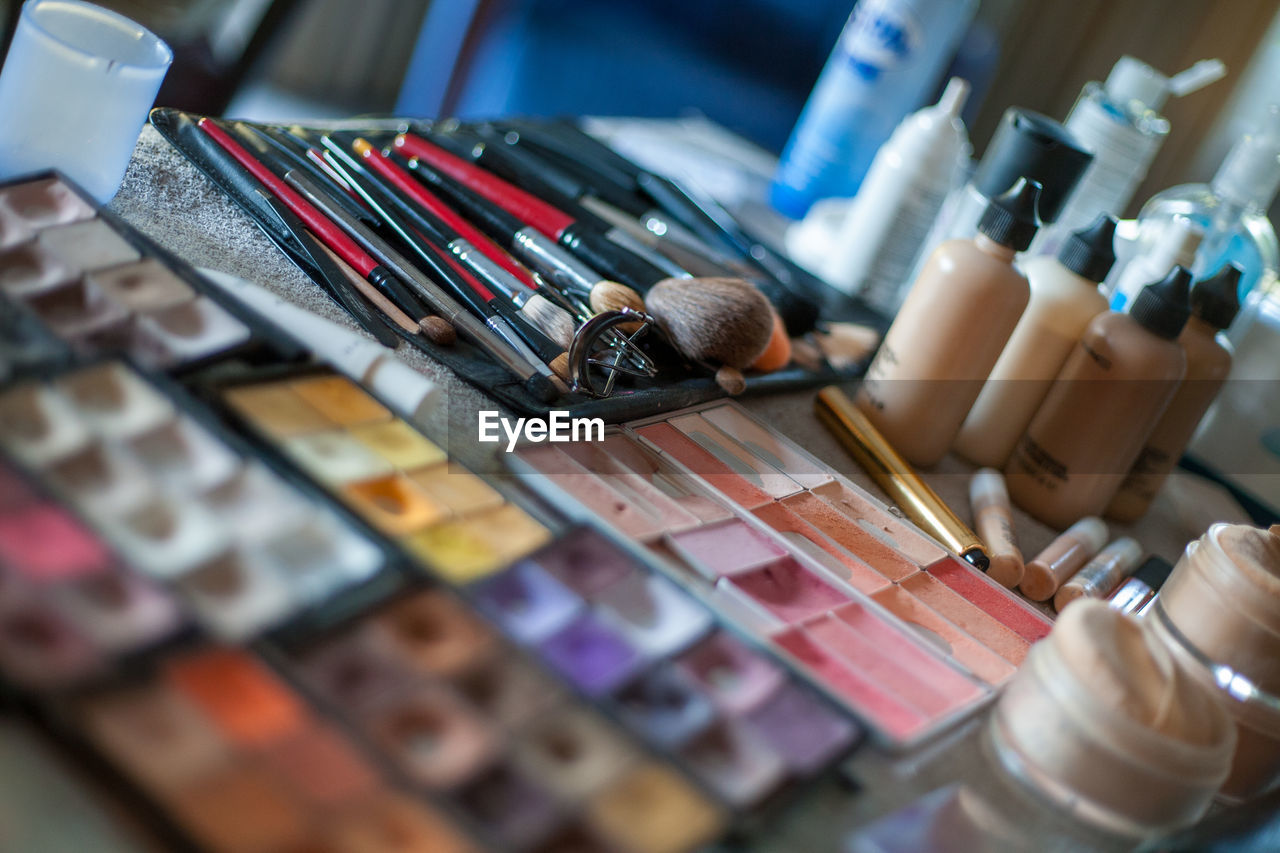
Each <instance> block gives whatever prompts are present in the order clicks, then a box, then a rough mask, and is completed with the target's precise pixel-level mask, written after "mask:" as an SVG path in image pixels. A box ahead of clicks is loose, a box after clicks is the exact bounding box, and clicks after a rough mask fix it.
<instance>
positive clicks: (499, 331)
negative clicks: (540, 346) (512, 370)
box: [484, 316, 552, 376]
mask: <svg viewBox="0 0 1280 853" xmlns="http://www.w3.org/2000/svg"><path fill="white" fill-rule="evenodd" d="M484 322H485V325H486V326H488V327H489V328H490V329H491V330H493V333H494V334H495V335H497V336H498V337H499V338H501V339H502V342H503V343H505V344H506V345H507V346H509V347H511V349H512V350H514V351H515V352H516V354H517V355H519V356H520V358H521V359H523V360H524V361H525V362H527V363H528V365H529V366H530V367H532V368H533V370H534V371H535V372H537V373H541V374H542V375H544V376H551V375H552V372H551V368H549V367H547V365H546V362H544V361H543V360H542V359H540V358H538V355H537V353H535V352H534V351H533V350H532V349H531V348H530V347H529V345H528V344H527V343H525V342H524V338H522V337H520V335H519V334H517V333H516V330H515V329H513V328H511V326H510V324H508V323H507V321H506V320H504V319H502V318H501V317H497V316H493V317H489V318H488V319H486V320H485V321H484Z"/></svg>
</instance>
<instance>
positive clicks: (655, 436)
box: [636, 423, 772, 509]
mask: <svg viewBox="0 0 1280 853" xmlns="http://www.w3.org/2000/svg"><path fill="white" fill-rule="evenodd" d="M636 432H637V433H638V434H639V435H640V436H642V437H643V438H645V439H647V440H648V441H650V442H652V443H653V444H655V445H656V446H657V447H658V448H659V449H661V450H662V451H663V452H664V453H666V454H668V455H669V456H670V457H671V458H672V459H674V460H676V461H677V462H679V463H680V464H681V465H683V466H685V467H686V468H688V469H689V470H690V471H692V472H693V473H695V474H697V475H698V476H699V477H701V478H702V479H704V480H706V481H707V482H708V483H709V484H711V486H712V487H713V488H715V489H716V490H718V491H719V492H721V493H722V494H724V495H725V497H727V498H729V500H731V501H733V502H734V503H736V504H738V505H739V506H744V507H746V508H747V509H751V508H753V507H758V506H763V505H764V504H767V503H769V501H771V500H772V498H771V497H770V496H769V495H768V494H767V493H765V492H764V491H762V490H760V489H758V488H756V487H755V486H753V485H752V484H751V483H749V482H748V481H747V480H746V478H744V477H743V476H742V475H740V474H738V473H737V472H736V471H734V470H733V469H732V468H730V467H729V466H728V465H726V464H724V463H723V462H721V461H720V460H719V459H717V458H716V457H715V456H714V455H712V454H711V453H709V452H707V450H706V449H705V448H703V447H701V446H700V445H698V444H697V443H696V442H695V441H693V439H691V438H689V437H688V436H687V435H685V434H684V433H682V432H680V431H679V430H678V429H676V428H675V427H673V426H671V425H670V424H665V423H657V424H650V425H649V426H646V427H640V428H639V429H637V430H636Z"/></svg>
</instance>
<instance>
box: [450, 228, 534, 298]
mask: <svg viewBox="0 0 1280 853" xmlns="http://www.w3.org/2000/svg"><path fill="white" fill-rule="evenodd" d="M446 248H448V250H449V251H450V252H451V253H453V256H454V257H456V258H457V259H458V260H460V261H462V263H463V264H465V265H466V266H467V268H468V269H470V270H471V271H472V272H473V273H475V274H476V276H478V277H479V278H480V280H481V281H483V282H484V283H485V284H487V285H488V286H489V287H491V288H493V289H494V290H496V291H497V292H498V293H500V294H502V296H503V298H505V299H508V300H510V301H511V302H514V303H515V304H516V306H517V307H519V306H522V305H524V301H525V298H526V297H527V295H528V293H529V289H528V288H527V287H525V286H524V284H523V283H521V281H520V280H519V279H518V278H516V277H515V276H513V275H512V274H511V273H509V272H507V271H506V270H504V269H503V268H502V267H500V266H498V265H497V264H496V263H494V262H493V260H492V259H490V258H489V257H488V256H487V255H486V254H484V252H481V251H480V250H479V249H477V248H476V247H475V246H473V245H472V244H471V243H469V242H467V241H466V240H451V241H450V242H449V245H448V246H447V247H446Z"/></svg>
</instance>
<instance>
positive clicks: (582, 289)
mask: <svg viewBox="0 0 1280 853" xmlns="http://www.w3.org/2000/svg"><path fill="white" fill-rule="evenodd" d="M404 163H405V165H406V166H407V167H408V168H409V170H410V173H411V174H412V175H413V176H414V177H415V178H417V179H418V180H419V181H421V182H422V183H424V184H426V185H427V186H429V187H430V188H431V189H433V190H435V191H436V192H437V193H438V194H439V195H440V197H441V198H443V199H445V200H447V201H448V202H449V203H450V204H451V205H453V207H454V209H455V210H458V211H460V212H461V213H462V214H463V215H464V216H466V217H467V218H468V219H469V220H471V222H472V223H473V224H475V225H476V226H477V227H478V228H480V230H482V231H484V232H485V233H486V234H488V235H489V236H490V237H491V238H493V239H494V240H497V241H498V242H499V243H501V244H502V245H505V246H507V247H508V248H510V249H511V251H512V252H514V253H515V254H516V255H518V256H520V257H521V258H522V259H523V260H524V261H525V263H527V264H529V265H530V266H531V267H533V268H535V269H537V270H538V271H539V272H540V273H541V274H542V275H543V277H544V278H545V279H546V280H547V281H548V282H550V283H552V284H554V285H557V286H559V287H560V288H561V289H562V290H568V291H573V292H576V293H577V294H579V295H580V296H582V297H585V298H587V299H588V301H589V304H590V306H591V309H592V310H593V311H595V312H597V313H599V312H601V311H616V310H618V309H620V308H623V307H626V308H630V309H631V310H633V311H643V310H644V300H643V299H642V298H641V297H640V294H639V293H636V291H635V290H633V289H632V288H630V287H627V286H626V285H625V284H621V283H619V282H616V281H610V280H609V279H605V278H603V277H602V276H601V275H600V274H599V273H598V272H596V271H595V270H594V269H592V268H591V267H590V266H588V265H587V264H585V263H583V262H582V261H580V260H578V259H577V258H576V257H574V256H573V255H572V254H571V253H569V252H568V251H566V250H565V249H564V248H562V247H561V246H560V245H558V244H557V243H555V242H554V241H552V240H550V239H548V238H547V237H546V236H545V235H544V234H543V233H542V232H541V231H539V230H537V229H536V228H533V227H531V226H529V225H527V224H525V223H524V222H522V221H521V220H520V219H519V218H518V217H516V216H514V215H512V214H510V213H508V212H507V211H505V210H503V209H502V208H501V207H498V206H497V205H495V204H493V203H492V202H490V201H489V200H488V199H487V198H485V197H484V196H482V195H480V194H479V193H477V192H475V191H474V190H472V189H470V188H469V187H466V186H464V185H463V184H461V183H459V182H458V181H457V180H455V179H454V178H452V177H451V176H449V175H446V174H445V173H443V172H441V171H439V170H437V169H435V168H433V167H432V166H430V165H429V164H427V163H424V162H423V161H422V160H421V159H420V158H417V157H410V158H408V159H407V160H404Z"/></svg>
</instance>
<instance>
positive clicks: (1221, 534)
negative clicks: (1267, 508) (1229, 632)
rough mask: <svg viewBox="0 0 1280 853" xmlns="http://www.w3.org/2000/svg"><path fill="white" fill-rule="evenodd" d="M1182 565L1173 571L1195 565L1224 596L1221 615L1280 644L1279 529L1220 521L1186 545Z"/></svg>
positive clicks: (1180, 563) (1192, 568) (1189, 569)
mask: <svg viewBox="0 0 1280 853" xmlns="http://www.w3.org/2000/svg"><path fill="white" fill-rule="evenodd" d="M1233 552H1234V554H1235V556H1232V554H1233ZM1183 563H1185V564H1186V567H1185V568H1184V569H1178V568H1175V572H1178V571H1187V572H1190V571H1193V570H1194V567H1198V569H1199V572H1200V574H1201V575H1202V576H1203V577H1204V578H1205V580H1206V581H1207V582H1208V583H1209V584H1210V585H1211V586H1212V587H1214V589H1215V591H1217V592H1219V593H1220V594H1222V595H1223V596H1224V597H1225V601H1226V604H1227V605H1228V607H1229V608H1230V613H1229V614H1222V615H1224V616H1228V617H1229V618H1237V617H1240V616H1244V617H1247V618H1249V619H1250V621H1252V622H1254V623H1256V624H1257V625H1258V626H1259V627H1262V628H1264V629H1265V630H1266V631H1267V632H1268V633H1269V634H1270V635H1272V637H1273V639H1274V640H1275V641H1276V642H1277V643H1280V528H1278V527H1277V526H1276V525H1273V526H1272V528H1271V529H1270V530H1264V529H1262V528H1259V527H1254V526H1252V525H1249V524H1227V523H1226V522H1219V523H1217V524H1215V525H1213V526H1212V527H1210V528H1209V529H1208V531H1206V532H1205V535H1204V536H1203V537H1201V538H1200V539H1199V540H1198V541H1196V542H1193V543H1191V545H1188V546H1187V554H1186V557H1185V558H1184V560H1183V561H1180V562H1179V566H1182V565H1183Z"/></svg>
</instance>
